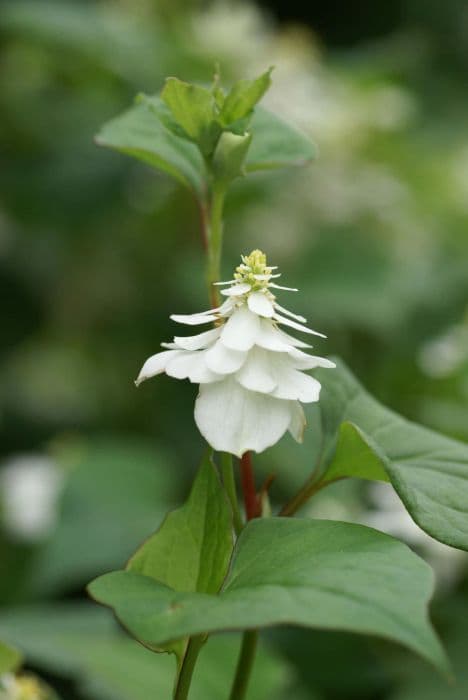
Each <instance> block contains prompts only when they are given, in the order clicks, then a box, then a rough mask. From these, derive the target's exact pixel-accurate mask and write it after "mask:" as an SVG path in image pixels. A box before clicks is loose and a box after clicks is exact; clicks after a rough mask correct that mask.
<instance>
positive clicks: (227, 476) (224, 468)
mask: <svg viewBox="0 0 468 700" xmlns="http://www.w3.org/2000/svg"><path fill="white" fill-rule="evenodd" d="M221 473H222V475H223V483H224V488H225V489H226V494H227V497H228V498H229V502H230V504H231V508H232V519H233V524H234V530H235V531H236V535H239V533H240V531H241V530H242V528H243V527H244V525H243V523H242V517H241V514H240V510H239V503H238V500H237V490H236V482H235V479H234V470H233V467H232V455H230V454H228V453H227V452H221Z"/></svg>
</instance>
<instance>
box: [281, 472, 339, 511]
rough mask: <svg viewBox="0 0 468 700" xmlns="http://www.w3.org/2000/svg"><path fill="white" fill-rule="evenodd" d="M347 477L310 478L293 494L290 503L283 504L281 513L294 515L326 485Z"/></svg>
mask: <svg viewBox="0 0 468 700" xmlns="http://www.w3.org/2000/svg"><path fill="white" fill-rule="evenodd" d="M345 478H346V477H344V476H340V477H338V478H337V479H333V480H330V481H317V480H315V479H313V478H311V479H309V480H308V481H306V482H305V484H304V486H303V487H302V488H301V489H300V490H299V491H298V492H297V493H296V495H295V496H293V497H292V498H291V500H290V501H288V503H286V505H285V506H283V508H282V509H281V510H280V512H279V515H281V516H283V517H288V516H291V515H294V514H295V513H297V511H298V510H299V508H301V507H302V506H303V505H304V503H307V501H308V500H309V499H310V498H312V496H314V495H315V494H316V493H318V492H319V491H321V490H322V489H324V488H325V486H330V484H334V483H335V481H341V479H345Z"/></svg>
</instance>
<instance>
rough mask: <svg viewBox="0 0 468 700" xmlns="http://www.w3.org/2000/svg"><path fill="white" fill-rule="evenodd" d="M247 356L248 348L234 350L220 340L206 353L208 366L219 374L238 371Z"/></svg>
mask: <svg viewBox="0 0 468 700" xmlns="http://www.w3.org/2000/svg"><path fill="white" fill-rule="evenodd" d="M246 357H247V351H246V350H232V348H228V347H226V346H225V345H224V344H223V343H222V342H221V341H220V340H218V342H217V343H215V344H214V345H213V347H211V348H210V349H209V350H207V351H206V353H205V362H206V366H207V367H208V368H209V369H210V370H212V371H213V372H216V373H217V374H231V373H232V372H236V371H237V370H238V369H239V367H241V366H242V364H243V363H244V361H245V358H246Z"/></svg>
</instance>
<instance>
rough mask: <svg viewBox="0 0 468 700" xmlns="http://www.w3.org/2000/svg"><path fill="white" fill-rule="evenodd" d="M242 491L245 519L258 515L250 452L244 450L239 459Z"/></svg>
mask: <svg viewBox="0 0 468 700" xmlns="http://www.w3.org/2000/svg"><path fill="white" fill-rule="evenodd" d="M240 468H241V481H242V492H243V494H244V504H245V514H246V516H247V520H252V518H256V517H258V515H259V503H258V498H257V492H256V490H255V479H254V473H253V468H252V458H251V456H250V452H245V453H244V454H243V455H242V457H241V460H240Z"/></svg>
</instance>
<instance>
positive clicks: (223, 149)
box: [213, 131, 252, 182]
mask: <svg viewBox="0 0 468 700" xmlns="http://www.w3.org/2000/svg"><path fill="white" fill-rule="evenodd" d="M251 141H252V134H251V133H248V132H247V133H245V134H242V135H238V134H233V133H231V132H230V131H225V132H223V133H222V134H221V137H220V139H219V141H218V144H217V146H216V150H215V152H214V156H213V173H214V175H215V177H216V179H218V180H222V181H224V182H230V181H231V180H234V179H235V178H236V177H239V176H240V175H244V161H245V157H246V155H247V151H248V150H249V146H250V142H251Z"/></svg>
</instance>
